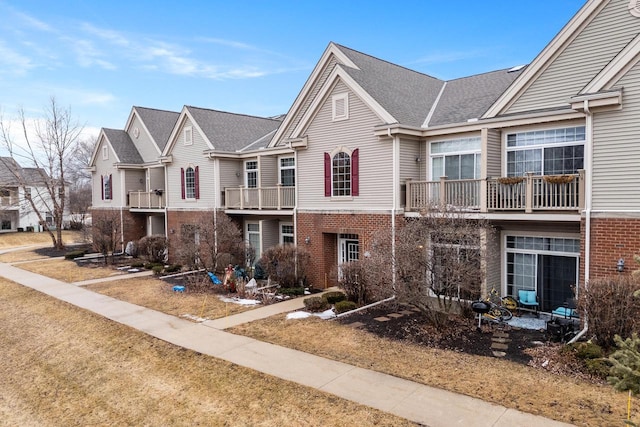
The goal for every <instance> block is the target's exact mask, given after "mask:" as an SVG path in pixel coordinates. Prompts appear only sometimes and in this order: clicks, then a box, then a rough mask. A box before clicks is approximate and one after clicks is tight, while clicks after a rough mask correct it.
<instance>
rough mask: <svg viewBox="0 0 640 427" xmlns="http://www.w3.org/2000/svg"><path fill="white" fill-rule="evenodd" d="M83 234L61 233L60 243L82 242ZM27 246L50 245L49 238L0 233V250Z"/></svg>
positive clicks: (37, 235)
mask: <svg viewBox="0 0 640 427" xmlns="http://www.w3.org/2000/svg"><path fill="white" fill-rule="evenodd" d="M84 238H85V236H84V234H83V233H82V232H81V231H69V230H63V231H62V241H63V242H64V243H65V244H70V243H81V242H84ZM27 245H43V246H47V245H51V246H53V243H52V242H51V237H50V236H49V234H48V233H1V234H0V249H7V248H15V247H19V246H27Z"/></svg>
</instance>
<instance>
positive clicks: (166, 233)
mask: <svg viewBox="0 0 640 427" xmlns="http://www.w3.org/2000/svg"><path fill="white" fill-rule="evenodd" d="M162 167H163V168H164V237H165V238H166V239H167V256H169V249H170V248H171V245H170V244H168V242H169V203H167V202H168V201H169V185H168V184H169V178H168V177H167V164H166V163H165V164H164V165H163V166H162Z"/></svg>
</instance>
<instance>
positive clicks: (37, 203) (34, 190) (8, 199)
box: [0, 157, 68, 232]
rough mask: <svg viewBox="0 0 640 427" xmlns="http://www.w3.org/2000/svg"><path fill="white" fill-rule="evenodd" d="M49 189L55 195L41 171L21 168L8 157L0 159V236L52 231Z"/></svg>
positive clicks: (44, 173) (44, 172) (53, 187)
mask: <svg viewBox="0 0 640 427" xmlns="http://www.w3.org/2000/svg"><path fill="white" fill-rule="evenodd" d="M50 185H51V186H52V187H51V188H52V189H53V190H54V191H55V190H56V189H55V186H53V183H51V182H50V177H49V175H48V174H47V172H46V171H45V170H44V169H42V168H32V167H22V166H21V165H20V164H18V162H16V161H15V159H14V158H12V157H0V232H12V231H13V232H14V231H36V232H37V231H43V230H44V229H45V227H49V228H51V227H53V226H54V223H53V211H54V206H53V203H52V200H51V193H50V191H49V186H50ZM34 208H35V209H34ZM38 212H39V213H40V214H41V217H39V216H38ZM67 214H68V213H67V212H65V217H64V218H65V220H66V218H67Z"/></svg>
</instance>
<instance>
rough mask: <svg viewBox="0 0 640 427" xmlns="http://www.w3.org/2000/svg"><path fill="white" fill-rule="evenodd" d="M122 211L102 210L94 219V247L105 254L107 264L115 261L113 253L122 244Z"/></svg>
mask: <svg viewBox="0 0 640 427" xmlns="http://www.w3.org/2000/svg"><path fill="white" fill-rule="evenodd" d="M121 225H122V224H121V222H120V213H119V212H118V211H110V212H102V213H100V214H99V215H94V217H93V220H92V226H91V228H92V235H93V247H94V248H95V250H97V251H98V252H100V253H101V254H102V255H103V256H104V262H105V264H108V263H109V260H110V259H111V261H113V253H114V252H115V251H116V249H117V248H118V247H120V246H121V245H122V237H121V231H122V228H121Z"/></svg>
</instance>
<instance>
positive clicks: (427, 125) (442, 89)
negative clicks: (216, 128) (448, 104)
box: [422, 82, 447, 128]
mask: <svg viewBox="0 0 640 427" xmlns="http://www.w3.org/2000/svg"><path fill="white" fill-rule="evenodd" d="M446 87H447V82H444V84H443V85H442V88H441V89H440V92H439V93H438V96H437V97H436V100H435V101H434V102H433V105H432V106H431V109H430V110H429V114H427V117H426V118H425V119H424V123H422V127H423V128H428V127H429V122H430V121H431V117H433V114H434V113H435V112H436V107H437V106H438V104H439V103H440V98H441V97H442V94H443V93H444V89H445V88H446Z"/></svg>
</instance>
